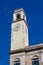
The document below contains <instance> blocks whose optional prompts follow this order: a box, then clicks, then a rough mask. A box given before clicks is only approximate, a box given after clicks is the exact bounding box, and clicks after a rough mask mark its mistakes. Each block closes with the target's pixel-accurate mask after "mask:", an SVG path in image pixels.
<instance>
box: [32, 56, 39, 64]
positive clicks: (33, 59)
mask: <svg viewBox="0 0 43 65" xmlns="http://www.w3.org/2000/svg"><path fill="white" fill-rule="evenodd" d="M32 65H39V57H38V56H37V55H35V56H33V58H32Z"/></svg>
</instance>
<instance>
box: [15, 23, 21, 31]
mask: <svg viewBox="0 0 43 65" xmlns="http://www.w3.org/2000/svg"><path fill="white" fill-rule="evenodd" d="M20 26H21V24H19V23H17V24H15V26H14V31H18V30H20Z"/></svg>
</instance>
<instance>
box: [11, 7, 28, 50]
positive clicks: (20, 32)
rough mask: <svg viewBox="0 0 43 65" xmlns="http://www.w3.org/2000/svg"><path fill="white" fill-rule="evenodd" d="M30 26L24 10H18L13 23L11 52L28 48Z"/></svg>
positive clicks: (14, 13) (15, 12)
mask: <svg viewBox="0 0 43 65" xmlns="http://www.w3.org/2000/svg"><path fill="white" fill-rule="evenodd" d="M28 45H29V43H28V25H27V21H26V15H25V12H24V10H23V9H22V8H21V9H17V10H15V11H14V12H13V21H12V23H11V51H12V50H17V49H21V48H25V47H26V46H28Z"/></svg>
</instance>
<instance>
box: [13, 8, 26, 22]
mask: <svg viewBox="0 0 43 65" xmlns="http://www.w3.org/2000/svg"><path fill="white" fill-rule="evenodd" d="M22 19H23V20H25V21H26V14H25V11H24V9H23V8H20V9H16V10H15V11H14V12H13V21H19V20H22Z"/></svg>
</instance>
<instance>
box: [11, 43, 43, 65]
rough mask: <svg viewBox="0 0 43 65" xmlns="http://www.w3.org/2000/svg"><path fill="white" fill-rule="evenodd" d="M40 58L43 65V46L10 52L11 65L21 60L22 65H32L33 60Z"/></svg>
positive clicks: (40, 64) (40, 63)
mask: <svg viewBox="0 0 43 65" xmlns="http://www.w3.org/2000/svg"><path fill="white" fill-rule="evenodd" d="M37 57H38V58H39V65H43V44H42V45H37V46H32V47H31V46H30V47H26V48H23V49H18V50H14V51H11V52H10V65H14V61H15V60H16V59H17V58H19V59H20V65H32V59H34V58H37Z"/></svg>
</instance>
